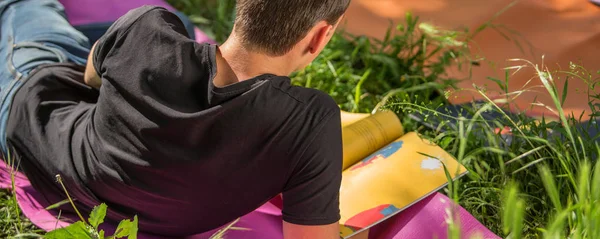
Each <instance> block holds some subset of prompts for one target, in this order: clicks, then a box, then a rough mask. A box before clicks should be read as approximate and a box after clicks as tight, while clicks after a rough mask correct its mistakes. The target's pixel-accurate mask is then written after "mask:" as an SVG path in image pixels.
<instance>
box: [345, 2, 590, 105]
mask: <svg viewBox="0 0 600 239" xmlns="http://www.w3.org/2000/svg"><path fill="white" fill-rule="evenodd" d="M511 2H513V1H512V0H484V1H482V0H419V1H415V0H353V1H352V4H351V7H350V9H349V10H348V13H347V15H346V18H345V22H346V24H345V25H344V26H343V27H345V29H347V30H348V31H349V32H351V33H353V34H366V35H370V36H373V37H382V36H383V35H384V34H385V31H386V30H387V27H388V26H389V19H392V20H394V22H396V23H402V22H403V21H404V14H405V12H406V11H411V12H412V13H413V15H417V16H419V17H420V18H421V20H422V21H427V22H431V23H433V24H435V25H438V26H441V27H444V28H446V29H459V28H460V27H468V28H470V29H472V30H474V29H475V28H477V27H478V26H480V25H481V24H483V23H484V22H487V21H488V20H490V19H491V18H492V17H493V16H494V15H495V14H496V13H498V12H499V11H500V10H501V9H503V8H504V7H506V6H508V5H509V4H510V3H511ZM494 23H495V24H500V25H504V26H506V27H507V28H509V29H512V30H515V31H517V32H518V33H519V34H520V35H521V37H519V36H513V38H515V39H519V40H520V41H521V43H522V45H523V47H524V51H523V52H522V51H521V50H520V49H519V48H518V47H517V46H516V45H515V43H514V42H512V41H510V40H506V39H505V38H504V37H502V35H500V34H499V33H498V32H496V31H494V30H491V29H487V30H485V31H483V32H481V33H480V34H479V35H478V36H477V37H476V38H475V39H474V40H475V42H476V44H477V47H479V48H480V49H481V53H482V55H483V56H485V57H486V58H487V59H488V60H489V61H492V62H494V63H495V65H496V66H495V67H493V66H490V64H482V65H481V66H479V67H475V68H474V69H473V77H472V80H471V81H464V82H462V83H461V84H460V87H462V88H465V89H473V87H472V85H473V84H476V85H478V86H483V85H487V86H488V88H487V89H489V90H496V91H497V90H499V87H498V86H497V85H496V84H495V83H493V82H492V81H490V80H487V79H486V78H487V77H488V76H492V77H496V78H498V79H504V70H503V68H504V67H507V66H515V65H518V64H520V63H516V62H508V61H507V59H511V58H523V59H527V60H530V61H532V62H534V63H536V64H540V65H541V64H542V55H544V56H545V60H544V61H543V62H544V63H545V65H546V66H548V67H549V68H550V69H568V67H569V62H570V61H574V62H580V63H581V64H583V66H585V67H586V68H588V70H590V72H596V70H598V69H600V67H598V66H599V63H600V57H598V53H600V7H598V6H596V5H594V4H592V3H590V2H589V1H588V0H521V1H518V2H517V3H516V5H514V6H513V7H512V8H510V9H509V10H508V11H506V12H504V13H503V14H502V15H500V17H498V18H497V19H496V20H495V21H494ZM525 40H526V41H528V42H529V43H530V44H529V45H528V44H527V43H526V42H525ZM473 46H475V45H473ZM530 46H532V47H530ZM473 48H474V47H473ZM558 67H560V68H558ZM452 75H453V76H456V77H461V76H465V75H466V74H465V73H460V72H453V73H452ZM533 75H534V72H533V69H529V70H521V71H520V72H519V73H517V74H515V75H514V76H512V77H511V78H510V81H509V90H510V91H516V90H520V89H522V88H523V87H524V85H525V84H526V83H527V82H528V81H529V80H530V79H531V77H532V76H533ZM563 84H564V81H562V80H560V81H558V83H557V85H558V88H559V90H560V91H562V86H563ZM535 85H538V86H539V85H541V82H540V81H539V80H538V79H534V80H533V81H532V82H530V83H529V84H528V85H527V86H528V87H532V86H535ZM585 89H586V85H585V84H584V83H583V82H582V81H581V80H576V81H570V82H569V92H568V98H567V101H566V103H565V108H567V109H568V111H570V112H573V113H575V114H577V115H578V114H579V113H580V112H581V111H583V110H589V107H588V105H587V96H586V94H585V93H584V90H585ZM533 90H535V91H537V92H529V93H525V94H524V95H522V96H520V97H519V98H518V99H517V100H515V102H514V103H515V104H514V105H515V106H518V108H520V109H524V108H529V107H531V103H532V102H533V101H534V99H536V98H537V101H538V102H541V103H543V104H546V105H550V106H552V105H553V104H552V101H551V100H550V97H549V95H548V93H547V92H546V90H545V89H542V88H534V89H533ZM473 97H475V98H476V99H481V98H482V97H481V96H478V95H477V94H474V93H473V92H469V91H460V92H456V93H455V94H454V95H453V97H452V98H451V101H452V102H453V103H462V102H467V101H470V100H472V99H473ZM553 108H554V107H553ZM533 109H534V110H533V112H531V114H534V115H539V114H541V113H543V112H549V110H547V109H545V107H541V106H535V107H534V108H533Z"/></svg>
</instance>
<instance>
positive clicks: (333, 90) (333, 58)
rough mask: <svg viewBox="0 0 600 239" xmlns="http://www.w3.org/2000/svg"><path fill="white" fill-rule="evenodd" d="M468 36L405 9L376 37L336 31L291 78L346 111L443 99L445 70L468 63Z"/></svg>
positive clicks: (446, 79)
mask: <svg viewBox="0 0 600 239" xmlns="http://www.w3.org/2000/svg"><path fill="white" fill-rule="evenodd" d="M468 40H469V36H468V34H467V33H466V32H458V31H444V30H440V29H438V28H437V27H435V26H433V25H430V24H427V23H422V22H419V18H418V17H415V16H413V15H412V14H410V13H407V14H406V18H405V23H404V24H400V25H398V26H396V27H395V28H392V27H390V28H389V30H388V32H387V34H386V36H385V37H384V38H383V39H382V40H378V39H376V38H370V37H366V36H353V35H351V34H349V33H346V32H344V31H343V30H342V31H339V32H338V33H337V34H336V35H334V36H333V38H332V40H331V42H330V43H329V44H328V45H327V47H326V48H325V49H324V50H323V52H322V53H321V54H320V55H319V56H318V57H317V59H315V61H314V62H313V63H312V64H311V65H309V66H308V67H307V68H305V69H304V70H302V71H300V72H297V73H295V74H293V75H292V82H293V83H294V84H295V85H300V86H304V87H310V88H316V89H319V90H322V91H324V92H327V93H329V95H331V96H332V97H333V98H334V99H335V100H336V102H338V104H339V105H340V107H341V108H342V110H346V111H351V112H371V111H373V110H376V109H377V108H380V107H381V106H383V105H385V103H386V102H387V101H388V100H389V99H391V98H395V97H396V98H397V97H400V98H405V99H410V100H411V101H419V102H422V103H430V104H442V103H443V104H447V100H446V98H445V90H446V89H447V88H449V87H454V86H455V83H456V82H457V79H452V78H449V77H448V76H447V75H446V71H447V69H448V68H449V67H450V66H454V65H459V66H462V65H464V63H471V62H470V60H469V57H468V56H469V54H468V53H469V51H468V48H467V44H466V42H467V41H468ZM467 65H468V64H467Z"/></svg>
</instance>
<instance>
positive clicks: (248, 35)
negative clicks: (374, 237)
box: [0, 0, 349, 238]
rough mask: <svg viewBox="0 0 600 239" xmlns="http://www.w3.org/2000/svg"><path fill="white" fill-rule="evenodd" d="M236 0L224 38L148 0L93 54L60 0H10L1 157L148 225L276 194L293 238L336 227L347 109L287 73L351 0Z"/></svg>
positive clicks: (0, 39)
mask: <svg viewBox="0 0 600 239" xmlns="http://www.w3.org/2000/svg"><path fill="white" fill-rule="evenodd" d="M237 4H238V6H237V18H236V22H235V27H234V30H233V32H232V33H231V36H230V38H229V39H228V40H227V42H225V43H224V44H223V45H222V46H215V45H210V44H204V45H201V44H197V43H195V42H194V41H193V40H191V39H189V37H188V36H187V33H186V30H185V28H184V26H183V24H182V23H181V21H180V20H179V19H178V18H177V16H175V15H174V14H172V13H170V12H168V11H167V10H165V9H163V8H159V7H152V6H145V7H141V8H138V9H135V10H132V11H131V12H129V13H128V14H126V15H125V16H123V17H122V18H120V19H119V20H118V21H117V22H116V23H115V24H113V26H111V28H110V29H109V30H108V32H107V33H106V34H105V35H104V36H103V37H102V38H100V40H99V41H98V42H96V43H95V44H93V47H92V48H91V50H88V46H89V43H88V42H87V39H85V37H84V36H83V35H82V34H81V33H79V32H77V31H76V30H74V29H73V28H72V27H71V26H70V25H69V24H68V23H67V21H66V20H65V17H64V14H63V9H62V6H61V5H60V4H59V3H58V2H57V1H56V0H4V1H1V2H0V13H1V19H0V23H1V25H0V27H1V29H0V57H1V59H6V64H4V68H3V69H2V70H0V90H1V91H0V93H1V96H2V98H0V101H1V102H0V104H1V105H0V106H1V111H0V116H1V118H0V119H1V121H0V134H1V136H2V137H0V144H1V145H0V146H1V147H2V150H3V152H4V155H5V156H7V155H9V154H10V155H11V156H13V157H14V158H15V160H16V163H17V164H18V167H19V169H20V170H22V171H23V172H24V173H25V174H26V175H27V176H28V178H29V179H30V181H31V182H32V184H33V185H34V187H35V188H36V189H37V190H38V191H39V192H41V193H42V194H43V195H44V196H45V197H46V198H47V199H48V201H49V202H51V203H55V202H59V201H62V200H63V199H65V198H66V195H65V194H64V192H63V190H62V189H61V186H60V185H58V184H57V183H56V182H55V180H54V179H55V176H56V175H57V174H60V175H61V177H62V179H63V181H64V183H65V185H66V188H67V190H68V191H69V194H70V195H71V196H72V197H74V198H75V199H76V205H77V207H78V208H79V209H80V210H83V211H89V210H91V208H92V207H93V206H94V205H98V204H100V203H102V202H105V203H107V204H108V206H109V210H110V211H109V212H108V220H109V221H111V222H116V221H118V220H120V219H122V218H131V217H132V216H133V215H138V217H139V223H140V230H141V231H143V232H146V233H152V234H156V235H161V236H174V237H179V236H185V235H191V234H195V233H200V232H204V231H208V230H211V229H214V228H217V227H219V226H222V225H224V224H227V223H229V222H231V221H233V220H235V219H236V218H238V217H240V216H243V215H244V214H247V213H249V212H251V211H253V210H254V209H256V208H257V207H259V206H261V205H262V204H264V203H265V202H267V201H268V200H269V199H271V198H272V197H274V196H276V195H278V194H280V193H282V194H283V201H284V202H283V203H284V208H283V219H284V221H285V222H284V228H283V231H284V237H285V238H338V237H339V230H338V224H337V222H338V220H339V207H338V204H339V199H338V197H339V195H338V194H339V186H340V181H341V167H342V166H341V165H342V162H341V160H342V155H341V154H342V145H341V126H340V125H341V123H340V113H339V108H338V107H337V105H336V104H335V102H334V101H333V100H332V99H331V98H330V97H329V96H327V95H326V94H324V93H321V92H318V91H315V90H310V89H304V88H299V87H294V86H291V85H290V79H289V78H288V77H286V76H287V75H289V74H290V73H291V72H293V71H295V70H298V69H301V68H303V67H305V66H306V65H307V64H309V63H310V62H311V61H312V60H313V59H315V57H316V56H317V55H318V54H319V53H320V52H321V50H322V49H323V48H324V47H325V45H326V44H327V42H328V41H329V40H330V38H331V36H332V34H333V33H334V31H335V29H336V27H337V24H338V23H339V21H340V19H341V17H342V15H343V13H344V12H345V10H346V9H347V7H348V4H349V0H263V1H253V0H238V2H237ZM86 59H87V60H86ZM5 159H6V160H7V161H8V160H11V158H9V157H5ZM65 209H66V208H65Z"/></svg>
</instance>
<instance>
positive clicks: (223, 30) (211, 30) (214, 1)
mask: <svg viewBox="0 0 600 239" xmlns="http://www.w3.org/2000/svg"><path fill="white" fill-rule="evenodd" d="M167 2H168V3H169V4H171V5H172V6H174V7H175V8H177V9H179V10H180V11H182V12H183V13H185V14H186V15H187V16H188V17H189V19H190V21H192V22H193V23H194V24H196V25H197V26H198V27H199V28H200V29H201V30H202V31H203V32H204V33H206V35H207V36H208V37H210V38H211V39H214V40H215V41H217V42H224V41H225V40H227V37H228V36H229V33H230V32H231V29H233V23H234V20H235V0H167Z"/></svg>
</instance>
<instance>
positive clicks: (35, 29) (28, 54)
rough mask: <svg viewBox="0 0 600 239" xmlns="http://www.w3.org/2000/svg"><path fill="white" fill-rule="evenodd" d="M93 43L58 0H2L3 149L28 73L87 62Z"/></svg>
mask: <svg viewBox="0 0 600 239" xmlns="http://www.w3.org/2000/svg"><path fill="white" fill-rule="evenodd" d="M89 49H90V43H89V41H88V39H87V38H86V36H84V35H83V34H82V33H81V32H79V31H77V30H75V29H74V28H73V27H72V26H71V25H70V24H69V22H68V21H67V20H66V17H65V14H64V8H63V6H62V5H61V4H60V3H59V2H58V1H57V0H0V64H1V65H0V149H1V150H2V152H3V153H4V154H6V153H7V152H8V151H7V149H8V148H7V144H6V123H7V120H8V114H9V110H10V106H11V102H12V99H13V96H14V94H15V92H16V91H17V89H19V87H20V86H21V85H23V81H24V80H26V79H27V75H28V74H29V73H30V72H31V71H32V70H33V69H35V68H36V67H38V66H40V65H43V64H49V63H63V62H72V63H76V64H80V65H85V64H86V61H87V56H88V54H89Z"/></svg>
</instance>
